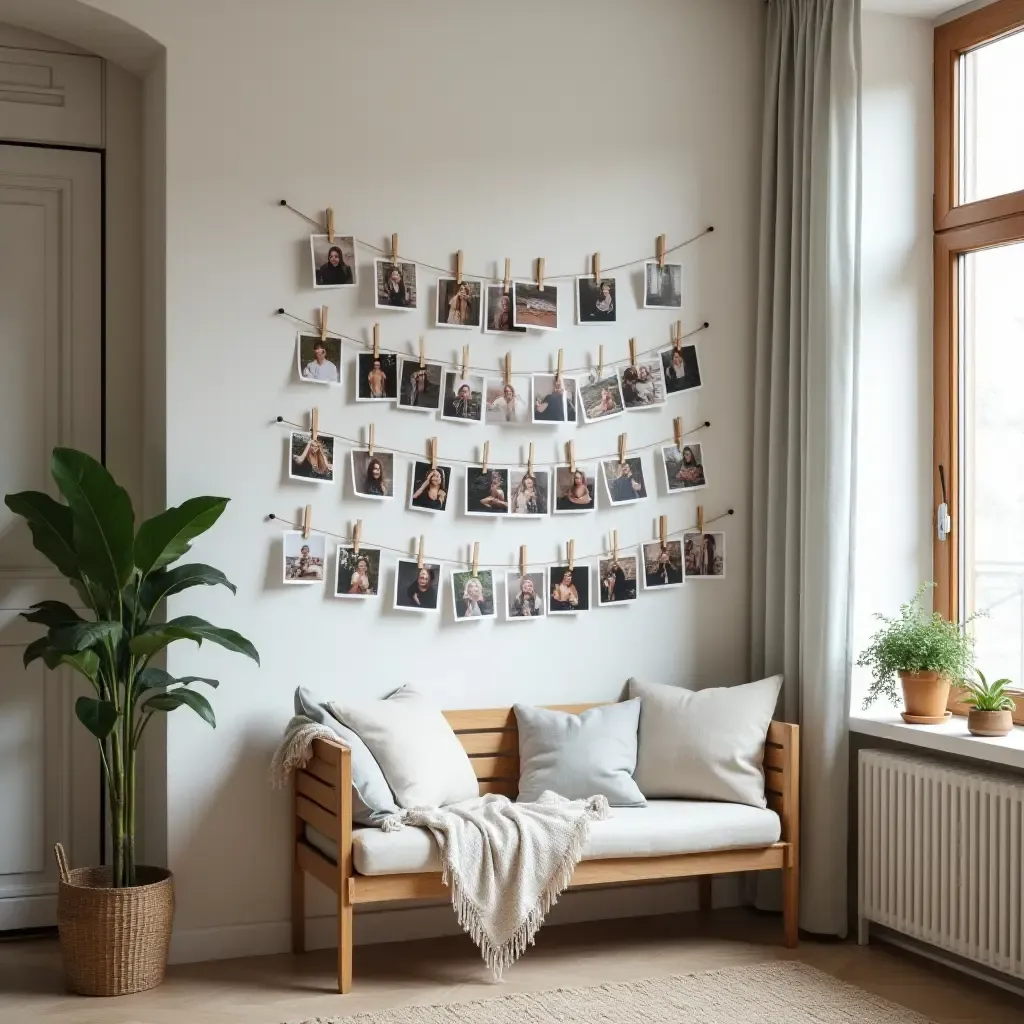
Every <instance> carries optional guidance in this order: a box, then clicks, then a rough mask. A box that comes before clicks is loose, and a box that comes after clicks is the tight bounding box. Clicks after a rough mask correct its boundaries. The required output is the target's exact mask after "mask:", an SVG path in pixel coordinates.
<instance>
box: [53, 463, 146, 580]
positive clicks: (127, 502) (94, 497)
mask: <svg viewBox="0 0 1024 1024" xmlns="http://www.w3.org/2000/svg"><path fill="white" fill-rule="evenodd" d="M50 470H51V472H52V473H53V479H54V480H56V481H57V486H58V487H59V488H60V492H61V494H63V495H64V497H65V498H66V499H67V503H68V505H69V506H70V507H71V513H72V517H73V523H74V526H73V533H72V536H73V538H74V549H75V551H76V552H77V554H78V561H79V565H80V566H81V570H82V573H83V574H84V575H85V576H87V577H88V578H89V579H91V580H96V582H97V583H99V584H100V585H101V586H102V587H104V588H105V589H106V590H107V591H108V592H109V593H111V594H115V593H117V592H118V591H120V590H121V588H122V587H123V586H124V585H125V584H126V583H127V582H128V580H129V579H130V578H131V574H132V569H133V567H134V566H133V562H132V539H133V536H134V532H135V513H134V512H133V511H132V501H131V498H129V497H128V492H127V491H126V490H125V489H124V488H123V487H120V486H119V485H118V484H117V483H116V482H115V480H114V478H113V477H112V476H111V475H110V473H109V472H108V471H107V469H106V468H105V467H104V466H101V465H100V463H98V462H97V461H96V460H95V459H94V458H93V457H92V456H91V455H86V454H85V452H80V451H76V450H75V449H74V448H54V450H53V458H52V459H51V461H50Z"/></svg>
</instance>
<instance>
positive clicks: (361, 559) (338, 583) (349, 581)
mask: <svg viewBox="0 0 1024 1024" xmlns="http://www.w3.org/2000/svg"><path fill="white" fill-rule="evenodd" d="M336 566H337V567H336V569H335V577H334V596H335V597H377V595H378V594H379V593H380V549H379V548H368V547H366V546H365V545H363V544H360V545H359V550H358V551H356V549H355V548H353V547H345V545H344V544H339V545H338V558H337V563H336Z"/></svg>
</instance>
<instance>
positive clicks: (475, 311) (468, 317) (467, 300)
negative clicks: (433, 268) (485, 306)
mask: <svg viewBox="0 0 1024 1024" xmlns="http://www.w3.org/2000/svg"><path fill="white" fill-rule="evenodd" d="M481 311H482V302H481V286H480V282H479V281H466V280H463V281H457V280H456V279H455V278H454V277H439V278H438V279H437V309H436V311H435V312H436V319H435V321H434V322H435V326H437V327H462V328H465V329H470V328H477V329H479V327H480V317H481Z"/></svg>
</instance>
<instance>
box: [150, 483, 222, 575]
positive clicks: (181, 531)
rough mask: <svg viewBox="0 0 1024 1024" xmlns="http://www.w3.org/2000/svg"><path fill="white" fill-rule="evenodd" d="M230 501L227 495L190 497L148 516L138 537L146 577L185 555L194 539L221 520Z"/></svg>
mask: <svg viewBox="0 0 1024 1024" xmlns="http://www.w3.org/2000/svg"><path fill="white" fill-rule="evenodd" d="M227 503H228V499H227V498H211V497H209V496H206V497H202V498H189V500H188V501H185V502H182V504H180V505H175V506H174V507H173V508H169V509H165V510H164V511H163V512H161V513H159V514H158V515H155V516H153V518H152V519H147V520H146V521H145V522H144V523H143V524H142V525H141V526H140V527H139V533H138V536H137V537H136V538H135V564H136V565H137V566H138V567H139V569H140V570H142V574H143V576H145V575H146V574H147V573H150V572H152V571H153V570H154V569H162V568H163V567H164V566H165V565H170V563H171V562H175V561H177V560H178V559H179V558H181V556H182V555H183V554H185V552H186V551H188V550H189V547H190V546H191V541H192V539H193V538H195V537H198V536H199V534H201V533H205V532H206V531H207V530H208V529H209V528H210V527H211V526H213V524H214V523H215V522H217V520H218V519H219V518H220V515H221V513H222V512H223V511H224V508H225V507H226V506H227Z"/></svg>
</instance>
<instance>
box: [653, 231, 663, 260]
mask: <svg viewBox="0 0 1024 1024" xmlns="http://www.w3.org/2000/svg"><path fill="white" fill-rule="evenodd" d="M654 251H655V254H656V255H657V259H658V266H659V267H663V266H665V236H664V235H658V237H657V238H656V239H655V242H654Z"/></svg>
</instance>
